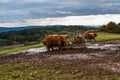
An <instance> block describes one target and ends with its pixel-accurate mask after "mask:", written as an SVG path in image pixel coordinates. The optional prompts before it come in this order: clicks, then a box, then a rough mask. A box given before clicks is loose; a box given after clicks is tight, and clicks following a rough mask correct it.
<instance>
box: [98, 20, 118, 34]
mask: <svg viewBox="0 0 120 80" xmlns="http://www.w3.org/2000/svg"><path fill="white" fill-rule="evenodd" d="M100 31H103V32H109V33H118V34H120V23H119V24H116V23H115V22H109V23H108V24H107V25H103V26H101V27H100Z"/></svg>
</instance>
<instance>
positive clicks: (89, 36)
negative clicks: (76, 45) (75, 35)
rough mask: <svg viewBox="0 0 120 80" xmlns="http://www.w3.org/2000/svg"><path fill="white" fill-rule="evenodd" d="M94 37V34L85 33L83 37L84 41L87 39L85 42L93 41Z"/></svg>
mask: <svg viewBox="0 0 120 80" xmlns="http://www.w3.org/2000/svg"><path fill="white" fill-rule="evenodd" d="M96 36H97V34H96V33H85V34H84V37H85V39H87V41H89V40H92V39H93V40H94V41H95V37H96Z"/></svg>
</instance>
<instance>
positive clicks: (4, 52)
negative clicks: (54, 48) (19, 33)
mask: <svg viewBox="0 0 120 80" xmlns="http://www.w3.org/2000/svg"><path fill="white" fill-rule="evenodd" d="M42 46H43V44H34V45H29V46H23V47H17V48H12V49H5V50H0V54H7V53H11V52H16V51H19V50H25V49H30V48H38V47H42Z"/></svg>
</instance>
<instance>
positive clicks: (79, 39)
mask: <svg viewBox="0 0 120 80" xmlns="http://www.w3.org/2000/svg"><path fill="white" fill-rule="evenodd" d="M76 42H77V43H82V36H81V35H77V36H76Z"/></svg>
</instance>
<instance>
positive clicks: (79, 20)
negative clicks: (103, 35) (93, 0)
mask: <svg viewBox="0 0 120 80" xmlns="http://www.w3.org/2000/svg"><path fill="white" fill-rule="evenodd" d="M119 16H120V14H105V15H86V16H67V17H59V18H42V19H41V18H40V19H26V20H24V22H13V23H0V26H3V27H20V26H30V25H32V26H45V25H104V24H107V23H108V22H110V21H113V22H116V23H119V22H120V18H118V17H119Z"/></svg>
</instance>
